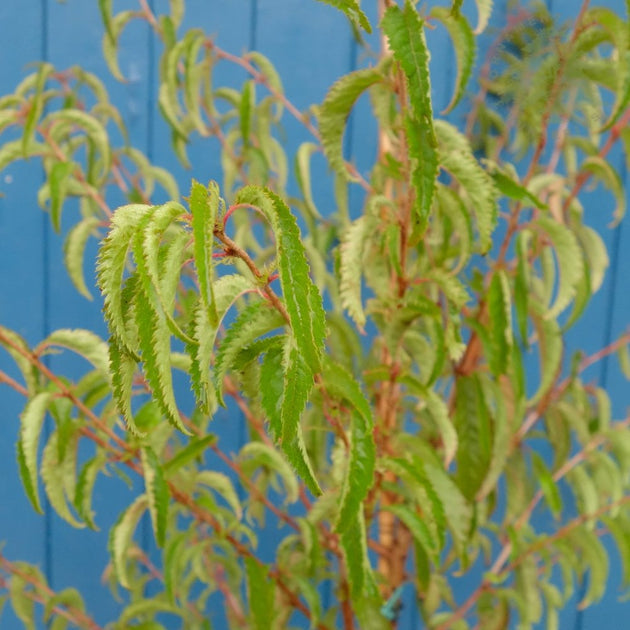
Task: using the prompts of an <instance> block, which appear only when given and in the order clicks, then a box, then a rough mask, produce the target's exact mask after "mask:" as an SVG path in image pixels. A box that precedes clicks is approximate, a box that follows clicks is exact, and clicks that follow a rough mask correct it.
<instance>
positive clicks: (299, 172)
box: [295, 142, 321, 219]
mask: <svg viewBox="0 0 630 630" xmlns="http://www.w3.org/2000/svg"><path fill="white" fill-rule="evenodd" d="M318 149H319V147H318V146H317V145H316V144H315V143H314V142H303V143H302V144H301V145H300V146H299V148H298V150H297V153H296V154H295V175H296V179H297V183H298V186H299V187H300V191H301V193H302V197H304V202H305V203H306V207H307V208H308V211H309V213H310V215H311V216H312V217H313V218H315V219H321V215H320V214H319V212H318V211H317V208H316V206H315V202H314V201H313V190H312V187H311V156H312V155H313V153H314V152H315V151H317V150H318Z"/></svg>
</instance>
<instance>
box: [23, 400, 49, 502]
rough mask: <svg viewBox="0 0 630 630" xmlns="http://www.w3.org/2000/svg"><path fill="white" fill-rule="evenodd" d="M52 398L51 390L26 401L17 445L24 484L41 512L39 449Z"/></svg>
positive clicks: (27, 492)
mask: <svg viewBox="0 0 630 630" xmlns="http://www.w3.org/2000/svg"><path fill="white" fill-rule="evenodd" d="M51 399H52V393H51V392H40V393H39V394H35V396H33V398H31V399H30V400H29V401H28V402H27V403H26V407H24V411H23V412H22V414H21V416H20V439H19V441H18V445H17V449H18V450H17V452H18V463H19V470H20V477H21V478H22V484H23V485H24V489H25V490H26V495H27V496H28V498H29V499H30V501H31V503H32V505H33V507H34V508H35V509H36V510H37V511H38V512H39V513H40V514H41V513H43V512H42V508H41V504H40V501H39V492H38V490H37V451H38V447H39V439H40V435H41V432H42V428H43V426H44V420H45V418H46V412H47V410H48V405H49V404H50V401H51Z"/></svg>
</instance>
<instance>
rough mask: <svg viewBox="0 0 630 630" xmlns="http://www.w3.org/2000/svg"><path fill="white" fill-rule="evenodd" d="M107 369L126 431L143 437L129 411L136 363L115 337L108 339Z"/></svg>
mask: <svg viewBox="0 0 630 630" xmlns="http://www.w3.org/2000/svg"><path fill="white" fill-rule="evenodd" d="M109 367H110V373H111V379H112V392H113V394H114V399H115V401H116V406H117V407H118V411H119V412H120V414H121V415H122V417H123V420H124V421H125V424H126V425H127V429H129V431H131V433H133V434H134V435H137V436H143V435H144V434H143V433H142V432H141V431H140V430H139V429H138V427H137V426H136V423H135V422H134V420H133V413H132V411H131V391H132V387H133V378H134V375H135V373H136V367H137V365H136V361H135V360H134V358H133V357H131V356H130V355H129V354H128V353H127V352H126V351H125V349H124V348H123V347H121V345H120V344H119V342H118V339H117V338H116V337H110V339H109Z"/></svg>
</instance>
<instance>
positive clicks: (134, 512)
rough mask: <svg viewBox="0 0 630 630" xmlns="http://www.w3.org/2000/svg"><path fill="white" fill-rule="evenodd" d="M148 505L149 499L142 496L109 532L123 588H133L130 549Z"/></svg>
mask: <svg viewBox="0 0 630 630" xmlns="http://www.w3.org/2000/svg"><path fill="white" fill-rule="evenodd" d="M147 505H148V502H147V497H146V495H144V494H141V495H140V496H139V497H137V498H136V499H135V501H134V502H133V503H132V504H131V505H130V506H129V507H128V508H127V509H126V510H125V511H124V512H122V514H121V515H120V516H119V518H118V521H116V523H115V524H114V526H113V527H112V529H111V530H110V532H109V541H108V550H109V553H110V556H111V558H112V566H113V569H114V574H115V575H116V577H117V578H118V581H119V582H120V584H121V585H122V586H124V587H125V588H127V589H130V588H131V584H130V581H129V573H128V571H127V559H128V558H129V547H130V545H131V541H132V538H133V535H134V532H135V531H136V527H137V525H138V522H139V521H140V518H141V516H142V514H143V513H144V511H145V510H146V508H147Z"/></svg>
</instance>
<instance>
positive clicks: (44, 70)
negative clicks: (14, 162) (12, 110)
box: [22, 63, 54, 158]
mask: <svg viewBox="0 0 630 630" xmlns="http://www.w3.org/2000/svg"><path fill="white" fill-rule="evenodd" d="M53 72H54V68H53V66H52V65H51V64H49V63H42V64H40V66H39V69H38V70H37V75H36V78H35V84H34V86H33V87H34V90H33V94H32V95H31V98H30V103H29V105H30V107H29V108H28V114H27V115H26V120H25V121H24V129H23V131H22V154H23V156H24V157H25V158H26V157H28V156H29V155H30V151H31V150H32V149H31V146H30V145H31V144H32V141H33V136H34V134H35V128H36V127H37V123H38V122H39V119H40V117H41V115H42V111H43V109H44V98H43V97H44V89H45V87H46V81H47V80H48V77H50V75H51V74H52V73H53Z"/></svg>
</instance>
